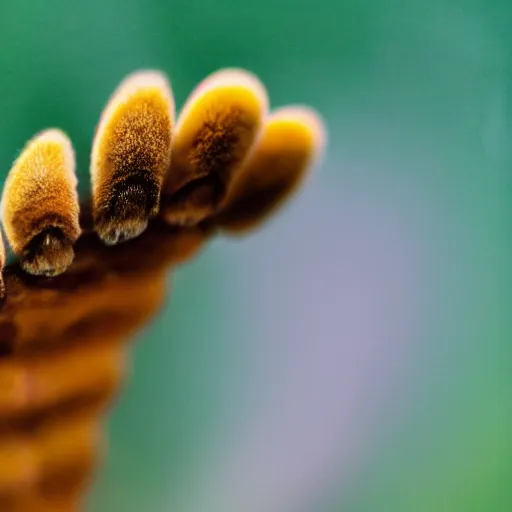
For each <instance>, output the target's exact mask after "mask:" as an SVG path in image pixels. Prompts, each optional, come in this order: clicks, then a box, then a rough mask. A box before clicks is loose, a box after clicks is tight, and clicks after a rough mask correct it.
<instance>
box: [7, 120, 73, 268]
mask: <svg viewBox="0 0 512 512" xmlns="http://www.w3.org/2000/svg"><path fill="white" fill-rule="evenodd" d="M76 186H77V179H76V176H75V155H74V152H73V146H72V145H71V141H70V140H69V138H68V137H67V135H65V134H64V133H63V132H62V131H60V130H57V129H51V130H46V131H44V132H42V133H40V134H38V135H36V136H35V137H34V138H33V139H32V140H30V141H29V142H28V144H27V145H26V147H25V148H24V149H23V151H22V152H21V154H20V156H19V157H18V159H17V160H16V161H15V162H14V165H13V167H12V169H11V170H10V172H9V175H8V177H7V181H6V183H5V186H4V190H3V195H2V221H3V224H4V229H5V232H6V234H7V238H8V240H9V244H10V246H11V247H12V250H13V251H14V253H15V254H16V255H17V256H19V258H20V260H21V265H22V267H23V269H24V270H26V271H27V272H29V273H30V274H35V275H46V276H52V275H58V274H61V273H62V272H64V271H65V270H66V269H67V268H68V267H69V265H70V264H71V262H72V261H73V256H74V252H73V245H74V243H75V242H76V240H77V239H78V237H79V235H80V226H79V223H78V214H79V208H78V195H77V192H76Z"/></svg>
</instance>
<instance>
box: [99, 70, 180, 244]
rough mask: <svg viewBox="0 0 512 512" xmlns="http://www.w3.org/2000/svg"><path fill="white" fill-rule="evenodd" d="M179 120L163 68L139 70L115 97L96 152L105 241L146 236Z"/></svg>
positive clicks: (101, 233) (101, 127) (103, 118)
mask: <svg viewBox="0 0 512 512" xmlns="http://www.w3.org/2000/svg"><path fill="white" fill-rule="evenodd" d="M173 122H174V100H173V97H172V93H171V90H170V86H169V83H168V82H167V79H166V78H165V76H164V75H163V74H162V73H159V72H156V71H144V72H138V73H134V74H133V75H130V76H129V77H127V78H126V79H125V80H124V81H123V82H122V83H121V85H120V86H119V87H118V89H117V90H116V91H115V93H114V95H113V96H112V98H111V99H110V101H109V103H108V105H107V107H106V108H105V110H104V112H103V114H102V116H101V120H100V123H99V126H98V129H97V132H96V135H95V138H94V142H93V149H92V156H91V180H92V195H93V209H94V221H95V226H96V231H97V232H98V234H99V236H100V237H101V238H102V239H103V241H104V242H105V243H107V244H116V243H118V242H122V241H124V240H129V239H131V238H134V237H136V236H138V235H140V234H141V233H142V232H143V231H144V229H146V227H147V223H148V220H149V219H150V218H151V217H154V216H155V215H156V214H157V213H158V209H159V206H160V189H161V186H162V182H163V179H164V175H165V173H166V171H167V169H168V168H169V164H170V158H171V132H172V125H173Z"/></svg>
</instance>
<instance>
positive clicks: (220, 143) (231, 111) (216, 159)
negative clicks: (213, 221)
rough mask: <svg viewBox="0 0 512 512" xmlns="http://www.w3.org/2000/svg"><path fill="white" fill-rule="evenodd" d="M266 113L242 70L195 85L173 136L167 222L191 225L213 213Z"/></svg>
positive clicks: (255, 84)
mask: <svg viewBox="0 0 512 512" xmlns="http://www.w3.org/2000/svg"><path fill="white" fill-rule="evenodd" d="M265 115H266V95H265V91H264V89H263V87H262V86H261V85H260V84H259V83H258V82H257V81H256V80H255V79H254V78H253V77H252V76H251V75H249V74H247V73H245V72H241V71H235V72H233V71H227V72H226V71H223V72H220V73H214V74H213V75H211V76H210V77H209V78H207V79H206V80H205V81H204V82H203V83H202V84H201V85H199V87H198V88H197V90H196V91H195V92H194V93H193V94H192V95H191V97H190V98H189V100H188V101H187V104H186V105H185V108H184V110H183V112H182V114H181V116H180V119H179V122H178V127H177V129H176V133H175V136H174V139H173V145H172V155H173V159H172V164H171V168H170V171H169V174H168V176H167V177H166V181H165V184H164V191H163V196H164V198H163V201H164V203H165V204H164V206H163V216H164V218H165V220H166V221H167V222H168V223H169V224H173V225H193V224H195V223H197V222H200V221H201V220H203V219H205V218H206V217H208V216H210V215H212V214H213V213H215V211H216V209H217V207H218V205H219V204H220V203H221V202H222V200H223V199H224V197H225V194H226V191H227V190H228V187H229V184H230V182H231V180H232V179H233V177H234V175H235V174H236V171H237V169H239V168H240V166H241V164H242V163H243V162H244V160H245V159H246V158H247V156H248V154H249V152H250V150H251V148H252V146H253V144H254V142H255V140H256V138H257V136H258V134H259V132H260V128H261V126H262V122H263V119H264V116H265Z"/></svg>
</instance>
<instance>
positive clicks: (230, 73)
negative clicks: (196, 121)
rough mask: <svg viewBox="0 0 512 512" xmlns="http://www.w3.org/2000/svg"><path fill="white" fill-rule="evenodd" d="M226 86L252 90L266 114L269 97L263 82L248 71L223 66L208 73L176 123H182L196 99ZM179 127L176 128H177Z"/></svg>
mask: <svg viewBox="0 0 512 512" xmlns="http://www.w3.org/2000/svg"><path fill="white" fill-rule="evenodd" d="M227 87H242V88H244V89H246V90H249V91H251V92H252V94H253V95H254V96H255V97H256V98H257V102H258V103H259V105H260V109H261V115H262V116H266V115H267V112H268V109H269V99H268V93H267V89H266V88H265V85H264V84H263V82H262V81H261V80H260V79H259V78H258V77H257V76H256V75H255V74H253V73H251V72H250V71H246V70H245V69H239V68H223V69H220V70H218V71H215V72H214V73H212V74H210V75H208V76H207V77H206V78H205V79H203V81H202V82H200V83H199V85H197V87H196V88H195V89H194V90H193V91H192V94H191V95H190V96H189V98H188V99H187V102H186V103H185V106H184V107H183V109H182V112H181V114H180V117H179V120H178V123H179V124H181V123H183V122H184V121H185V120H186V118H187V114H188V112H189V110H190V109H191V108H192V107H193V106H194V105H195V103H196V101H197V100H198V99H199V98H201V97H202V96H204V95H205V94H206V93H208V92H209V91H212V90H214V89H222V88H227ZM178 129H179V127H178V128H177V130H178Z"/></svg>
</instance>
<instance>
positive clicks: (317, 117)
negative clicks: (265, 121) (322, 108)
mask: <svg viewBox="0 0 512 512" xmlns="http://www.w3.org/2000/svg"><path fill="white" fill-rule="evenodd" d="M269 121H288V122H290V121H291V122H297V123H300V124H301V125H303V126H304V127H305V128H306V129H307V130H308V131H309V132H310V133H311V136H312V138H313V153H312V163H314V164H318V163H319V161H320V160H321V159H322V158H323V156H324V153H325V148H326V147H327V142H328V140H327V129H326V124H325V121H324V119H323V117H322V116H321V114H320V113H319V112H318V111H316V110H315V109H313V108H311V107H309V106H306V105H288V106H286V107H281V108H278V109H276V110H274V111H273V112H272V113H271V114H270V116H269Z"/></svg>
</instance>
